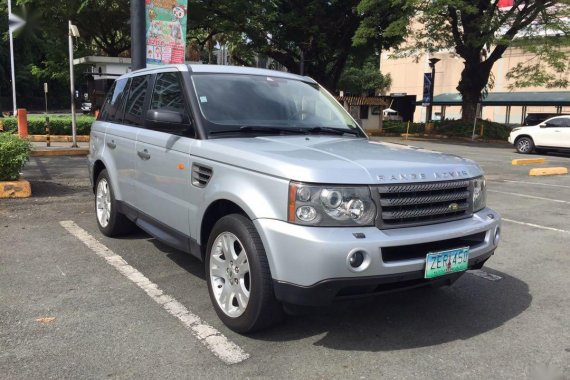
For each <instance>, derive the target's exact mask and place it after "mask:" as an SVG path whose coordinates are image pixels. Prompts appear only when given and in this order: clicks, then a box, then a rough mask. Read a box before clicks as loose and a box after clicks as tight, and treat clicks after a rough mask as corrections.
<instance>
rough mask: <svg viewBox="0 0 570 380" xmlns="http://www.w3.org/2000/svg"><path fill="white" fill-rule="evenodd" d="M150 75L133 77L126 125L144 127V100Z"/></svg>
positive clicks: (126, 110)
mask: <svg viewBox="0 0 570 380" xmlns="http://www.w3.org/2000/svg"><path fill="white" fill-rule="evenodd" d="M148 78H149V76H148V75H141V76H138V77H133V78H132V80H131V87H130V90H129V95H128V97H127V101H126V103H125V116H124V118H123V122H124V123H125V124H130V125H137V126H141V127H142V126H143V125H144V100H145V97H146V93H147V87H148Z"/></svg>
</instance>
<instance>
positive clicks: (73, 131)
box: [69, 21, 79, 148]
mask: <svg viewBox="0 0 570 380" xmlns="http://www.w3.org/2000/svg"><path fill="white" fill-rule="evenodd" d="M73 37H79V30H78V29H77V26H75V25H73V24H72V23H71V21H69V82H70V88H71V138H72V141H73V143H72V144H71V147H72V148H78V147H79V146H78V145H77V120H76V117H75V82H74V76H73Z"/></svg>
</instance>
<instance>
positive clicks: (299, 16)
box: [188, 0, 413, 90]
mask: <svg viewBox="0 0 570 380" xmlns="http://www.w3.org/2000/svg"><path fill="white" fill-rule="evenodd" d="M410 1H411V0H374V1H371V0H365V1H361V0H343V1H340V0H333V1H321V0H309V1H305V0H274V1H266V0H257V1H244V0H241V1H231V2H227V1H215V2H214V1H207V0H191V1H190V2H189V4H188V7H189V9H192V10H193V11H192V12H190V13H189V15H188V17H189V20H188V25H189V31H188V36H189V41H191V44H194V46H195V48H197V49H198V50H202V49H205V50H207V52H208V53H207V55H208V61H211V60H212V49H213V48H214V47H215V46H216V45H224V44H229V45H230V47H231V49H232V56H233V58H234V62H235V63H237V64H251V63H253V61H254V53H258V54H260V55H261V56H265V57H269V58H271V59H273V60H275V61H276V62H278V63H279V64H280V65H282V66H284V67H285V68H286V69H287V70H288V71H290V72H294V73H301V71H302V74H304V75H309V76H311V77H313V78H314V79H316V80H317V81H319V82H320V83H323V84H324V85H325V86H326V87H328V88H329V89H330V90H335V89H337V84H338V81H339V79H340V77H341V74H342V72H343V70H344V68H345V66H346V65H347V62H348V60H349V59H350V58H351V57H355V56H356V57H360V58H361V59H362V57H367V56H368V55H369V54H370V52H371V51H374V50H375V49H376V50H378V49H380V48H381V47H393V46H396V45H397V44H398V43H401V42H402V41H403V31H404V30H405V28H402V25H403V24H404V23H406V22H407V21H402V19H403V20H407V18H408V17H409V16H410V14H411V12H412V11H413V9H412V8H410V7H408V6H402V4H408V3H409V2H410ZM220 37H223V38H220Z"/></svg>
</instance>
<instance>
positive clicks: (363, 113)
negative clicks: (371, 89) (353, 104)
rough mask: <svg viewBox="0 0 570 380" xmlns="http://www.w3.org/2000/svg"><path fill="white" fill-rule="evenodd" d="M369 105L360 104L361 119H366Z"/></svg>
mask: <svg viewBox="0 0 570 380" xmlns="http://www.w3.org/2000/svg"><path fill="white" fill-rule="evenodd" d="M369 108H370V107H369V106H360V118H361V119H368V109H369Z"/></svg>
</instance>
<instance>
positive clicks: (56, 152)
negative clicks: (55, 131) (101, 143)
mask: <svg viewBox="0 0 570 380" xmlns="http://www.w3.org/2000/svg"><path fill="white" fill-rule="evenodd" d="M30 143H31V144H32V156H34V157H42V156H87V154H88V153H89V142H78V143H77V145H78V146H79V147H78V148H72V147H71V144H72V143H71V142H51V143H50V146H49V147H48V146H47V144H46V142H39V141H32V142H30Z"/></svg>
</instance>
